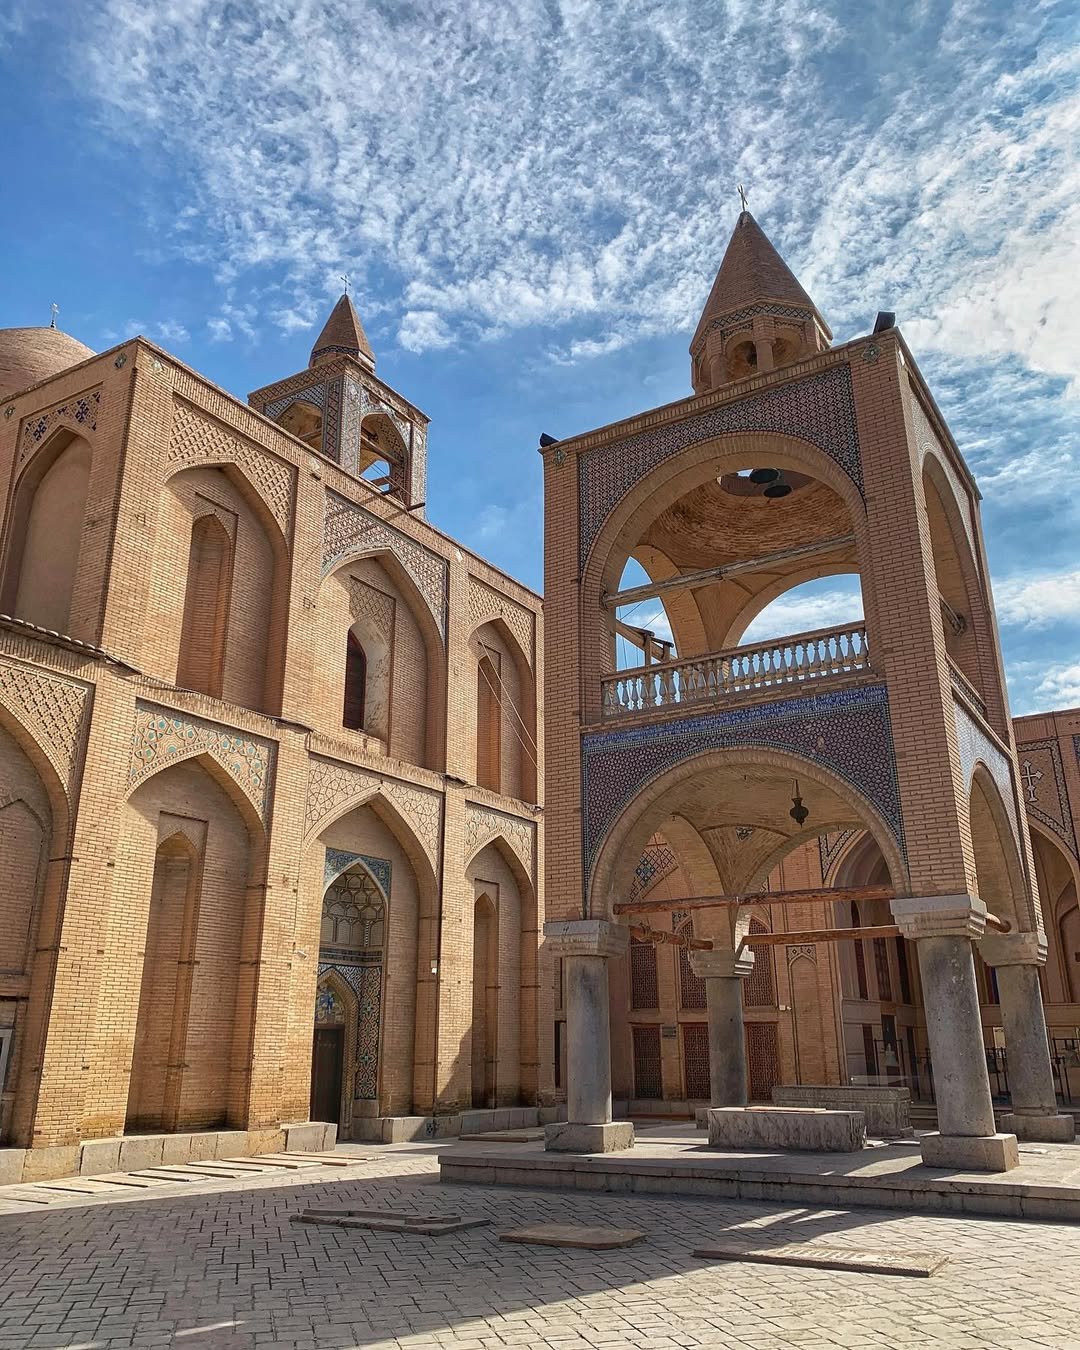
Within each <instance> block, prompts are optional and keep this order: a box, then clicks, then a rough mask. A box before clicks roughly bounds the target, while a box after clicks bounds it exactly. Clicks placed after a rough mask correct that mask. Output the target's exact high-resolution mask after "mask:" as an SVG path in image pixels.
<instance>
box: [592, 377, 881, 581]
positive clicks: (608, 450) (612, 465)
mask: <svg viewBox="0 0 1080 1350" xmlns="http://www.w3.org/2000/svg"><path fill="white" fill-rule="evenodd" d="M754 431H764V432H769V431H771V432H778V433H781V434H786V435H790V436H798V437H800V438H801V439H802V440H805V441H809V442H811V444H813V445H816V446H817V447H818V449H820V450H823V451H824V452H825V454H827V455H828V456H829V458H830V459H832V460H834V461H835V462H836V463H837V464H838V465H839V466H840V468H842V469H843V470H844V472H845V473H846V474H847V475H848V477H849V478H850V479H851V481H852V482H853V483H854V484H855V486H856V487H857V488H858V489H859V491H860V493H861V492H862V490H863V478H862V462H861V459H860V456H859V436H858V430H857V428H856V423H855V400H854V396H853V394H852V389H851V372H850V371H849V369H848V367H847V366H846V365H840V366H830V367H829V368H828V369H826V370H823V371H820V372H819V373H817V374H816V375H810V376H807V378H806V379H803V380H794V381H792V382H791V383H789V384H784V385H780V386H778V387H777V388H775V389H766V390H763V391H761V392H760V393H756V394H752V395H750V396H748V397H746V398H741V399H737V400H734V401H733V402H731V403H724V404H722V405H721V406H720V407H718V408H710V409H709V410H708V412H702V413H698V414H697V415H696V416H693V417H685V418H683V419H682V421H679V422H672V423H670V424H668V425H667V426H659V427H650V428H649V429H648V430H647V431H640V432H638V433H637V434H636V435H634V436H628V437H626V439H625V440H621V441H614V442H612V443H611V444H608V445H602V446H598V447H597V448H596V449H595V450H588V451H586V452H585V453H584V454H583V455H582V456H581V457H580V459H579V461H578V469H579V480H578V484H579V486H578V492H579V497H580V501H579V506H580V521H581V526H580V529H581V535H580V562H581V566H582V567H584V565H585V560H586V559H587V558H588V556H589V550H590V549H591V548H592V545H593V542H594V541H595V539H596V536H597V534H598V533H599V531H600V527H601V526H602V525H603V523H604V521H605V519H606V518H607V517H608V515H610V513H611V511H612V510H613V509H614V508H615V507H616V506H617V505H618V503H619V502H620V501H621V500H622V498H623V497H625V496H626V494H627V492H629V490H630V489H631V488H632V487H633V486H634V485H635V484H636V483H638V482H639V481H640V480H641V479H642V478H643V477H645V475H646V474H648V473H650V472H651V471H652V470H653V469H655V468H656V467H657V465H659V464H662V463H663V462H664V461H665V460H668V459H670V458H671V457H672V456H673V455H677V454H679V453H680V451H683V450H687V449H689V448H690V447H691V446H693V445H699V444H700V443H701V442H702V441H708V440H712V439H713V438H714V437H716V436H724V435H730V434H731V433H733V432H754Z"/></svg>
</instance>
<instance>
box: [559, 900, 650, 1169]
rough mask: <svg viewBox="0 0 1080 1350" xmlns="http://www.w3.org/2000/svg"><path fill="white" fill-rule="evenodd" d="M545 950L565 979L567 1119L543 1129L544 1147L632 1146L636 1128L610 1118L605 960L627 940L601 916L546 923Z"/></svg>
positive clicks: (605, 1149) (599, 1149)
mask: <svg viewBox="0 0 1080 1350" xmlns="http://www.w3.org/2000/svg"><path fill="white" fill-rule="evenodd" d="M544 937H545V940H546V942H547V945H548V949H549V951H550V952H551V954H552V955H553V956H555V957H561V958H562V960H563V963H564V964H563V969H564V972H565V977H566V1120H565V1122H560V1123H558V1124H553V1125H548V1126H547V1127H546V1131H545V1134H546V1139H545V1144H544V1147H545V1148H548V1149H552V1150H556V1151H559V1152H565V1153H610V1152H613V1151H614V1150H616V1149H622V1148H631V1147H632V1146H633V1143H634V1127H633V1126H632V1125H631V1124H630V1123H629V1121H623V1122H619V1123H618V1124H615V1123H614V1122H613V1121H612V1119H611V1029H610V1025H609V1020H608V971H607V963H608V961H609V960H610V959H611V957H613V956H621V955H622V954H623V953H624V952H625V951H626V948H627V945H628V944H629V941H630V934H629V932H628V931H627V929H625V928H623V927H620V926H619V925H618V924H614V923H607V922H606V921H604V920H603V919H571V920H563V921H556V922H552V923H546V924H544Z"/></svg>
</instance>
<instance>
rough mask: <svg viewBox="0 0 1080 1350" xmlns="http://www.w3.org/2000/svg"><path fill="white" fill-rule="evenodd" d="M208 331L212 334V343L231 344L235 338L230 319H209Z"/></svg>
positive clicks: (207, 323) (207, 322)
mask: <svg viewBox="0 0 1080 1350" xmlns="http://www.w3.org/2000/svg"><path fill="white" fill-rule="evenodd" d="M206 331H207V332H208V333H209V334H210V341H211V342H231V341H232V338H233V331H232V324H231V323H230V322H229V321H228V319H222V318H220V317H214V318H210V319H207V321H206Z"/></svg>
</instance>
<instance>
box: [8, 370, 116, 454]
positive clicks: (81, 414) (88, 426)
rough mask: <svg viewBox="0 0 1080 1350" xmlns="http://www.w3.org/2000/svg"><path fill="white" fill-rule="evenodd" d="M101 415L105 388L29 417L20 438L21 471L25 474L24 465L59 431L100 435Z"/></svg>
mask: <svg viewBox="0 0 1080 1350" xmlns="http://www.w3.org/2000/svg"><path fill="white" fill-rule="evenodd" d="M100 412H101V386H100V385H99V386H98V387H97V388H96V389H87V390H86V391H85V392H84V393H82V394H76V395H75V397H74V398H67V399H65V400H64V401H63V403H54V404H53V406H52V407H51V408H45V409H43V410H42V411H41V412H36V413H34V414H33V415H32V416H31V417H28V418H27V419H26V421H25V422H24V423H23V426H22V435H21V436H20V438H19V461H18V466H17V471H19V472H21V470H22V469H23V467H24V465H26V464H27V463H28V462H29V460H30V459H31V458H32V457H33V455H34V452H35V451H36V450H37V448H38V446H40V445H43V444H44V443H45V441H47V440H48V439H49V437H50V436H51V435H52V433H53V432H54V431H55V430H56V428H57V427H60V426H66V427H70V428H71V430H72V431H77V432H78V433H79V434H80V435H81V436H85V435H87V434H93V433H94V432H95V431H97V424H98V415H99V414H100Z"/></svg>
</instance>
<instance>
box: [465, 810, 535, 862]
mask: <svg viewBox="0 0 1080 1350" xmlns="http://www.w3.org/2000/svg"><path fill="white" fill-rule="evenodd" d="M498 835H501V836H502V837H503V839H504V840H505V841H506V842H507V843H508V844H509V845H510V847H511V848H512V849H513V851H514V854H515V855H516V857H517V859H518V861H519V862H520V863H521V865H522V867H523V868H524V869H525V873H526V875H527V876H529V877H531V876H532V874H533V854H534V851H535V850H534V841H535V839H536V826H535V825H533V824H532V823H531V822H530V821H527V820H521V819H520V818H519V817H518V816H508V815H505V814H504V813H503V812H502V811H492V810H491V809H490V808H488V807H486V806H474V805H473V804H472V803H471V802H468V803H466V805H465V852H466V856H467V857H470V858H471V857H472V856H473V855H474V854H475V853H477V852H479V850H480V849H481V848H483V847H484V845H485V844H487V843H489V842H490V841H491V840H492V839H494V838H496V837H497V836H498Z"/></svg>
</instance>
